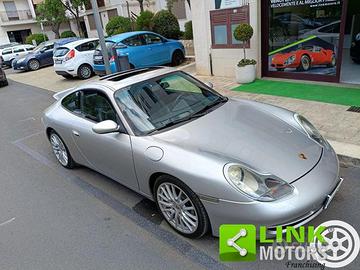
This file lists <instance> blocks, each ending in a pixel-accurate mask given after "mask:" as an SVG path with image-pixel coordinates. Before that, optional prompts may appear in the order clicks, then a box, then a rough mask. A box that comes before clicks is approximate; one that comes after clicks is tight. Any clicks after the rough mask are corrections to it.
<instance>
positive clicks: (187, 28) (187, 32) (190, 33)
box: [184, 21, 193, 39]
mask: <svg viewBox="0 0 360 270" xmlns="http://www.w3.org/2000/svg"><path fill="white" fill-rule="evenodd" d="M184 39H193V29H192V21H188V22H186V23H185V33H184Z"/></svg>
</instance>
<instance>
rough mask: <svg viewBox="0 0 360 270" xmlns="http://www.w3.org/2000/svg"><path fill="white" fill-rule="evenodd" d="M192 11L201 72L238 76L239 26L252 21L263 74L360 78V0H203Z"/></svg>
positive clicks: (252, 47)
mask: <svg viewBox="0 0 360 270" xmlns="http://www.w3.org/2000/svg"><path fill="white" fill-rule="evenodd" d="M191 12H192V17H193V32H194V46H195V57H196V67H197V72H198V73H199V74H204V75H210V74H213V75H217V76H226V77H235V66H236V64H237V63H238V61H239V60H240V59H242V58H243V50H242V44H241V43H240V42H238V41H237V40H235V39H234V37H233V32H234V29H235V28H236V26H237V25H239V24H241V23H248V24H250V25H251V26H252V27H253V29H254V35H253V37H252V39H251V40H250V42H249V43H248V44H246V48H247V49H246V51H247V52H246V56H247V58H248V59H255V60H257V63H258V64H257V76H258V77H276V78H286V79H298V80H313V81H324V82H335V83H339V82H345V83H357V84H360V79H359V78H358V77H359V76H358V74H360V65H359V64H356V62H357V61H356V59H355V60H354V54H358V53H359V52H355V50H358V49H357V48H355V47H354V46H357V45H356V44H357V39H358V37H359V34H360V1H358V0H311V1H298V0H201V1H192V2H191ZM359 55H360V54H359Z"/></svg>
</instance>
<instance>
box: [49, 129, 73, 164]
mask: <svg viewBox="0 0 360 270" xmlns="http://www.w3.org/2000/svg"><path fill="white" fill-rule="evenodd" d="M49 140H50V144H51V147H52V149H53V152H54V154H55V157H56V159H57V160H58V162H59V163H60V164H61V165H62V166H63V167H65V168H68V169H72V168H74V167H75V162H74V160H73V159H72V157H71V155H70V152H69V150H68V149H67V147H66V145H65V143H64V142H63V140H62V139H61V138H60V136H59V135H58V134H57V133H56V132H55V131H51V132H50V135H49Z"/></svg>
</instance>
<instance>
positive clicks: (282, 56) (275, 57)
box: [273, 52, 296, 61]
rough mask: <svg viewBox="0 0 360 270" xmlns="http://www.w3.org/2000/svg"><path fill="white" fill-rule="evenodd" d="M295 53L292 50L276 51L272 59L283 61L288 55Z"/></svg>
mask: <svg viewBox="0 0 360 270" xmlns="http://www.w3.org/2000/svg"><path fill="white" fill-rule="evenodd" d="M295 55H296V54H295V53H294V52H290V53H278V54H276V55H274V57H273V59H274V60H280V61H285V60H287V59H288V58H289V57H290V56H295Z"/></svg>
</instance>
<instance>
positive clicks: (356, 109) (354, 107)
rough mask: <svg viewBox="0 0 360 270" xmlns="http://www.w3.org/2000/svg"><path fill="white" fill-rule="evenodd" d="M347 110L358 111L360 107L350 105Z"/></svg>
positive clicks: (359, 111)
mask: <svg viewBox="0 0 360 270" xmlns="http://www.w3.org/2000/svg"><path fill="white" fill-rule="evenodd" d="M347 111H348V112H357V113H360V107H357V106H351V107H350V108H349V109H347Z"/></svg>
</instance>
